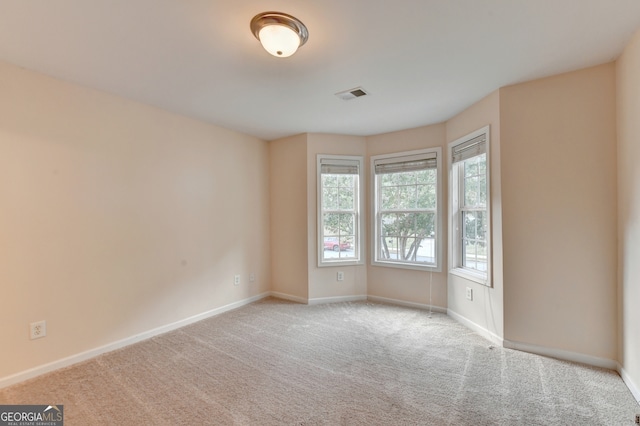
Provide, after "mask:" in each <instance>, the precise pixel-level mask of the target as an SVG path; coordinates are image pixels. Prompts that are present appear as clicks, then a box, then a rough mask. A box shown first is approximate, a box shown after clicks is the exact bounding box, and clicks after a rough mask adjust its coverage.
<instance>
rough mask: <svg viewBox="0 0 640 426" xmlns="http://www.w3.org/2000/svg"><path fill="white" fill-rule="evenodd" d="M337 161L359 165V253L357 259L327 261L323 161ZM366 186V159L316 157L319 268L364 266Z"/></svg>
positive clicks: (356, 234)
mask: <svg viewBox="0 0 640 426" xmlns="http://www.w3.org/2000/svg"><path fill="white" fill-rule="evenodd" d="M323 160H328V161H332V160H335V161H336V163H338V164H340V163H342V164H344V163H348V162H353V163H354V164H355V163H357V165H358V191H357V194H356V197H357V201H356V207H357V210H356V224H355V246H356V249H354V250H357V253H354V255H355V259H353V258H352V259H336V260H325V259H324V257H323V253H324V235H323V229H322V225H323V221H322V161H323ZM363 186H364V157H362V156H355V155H332V154H318V155H317V156H316V251H317V260H318V262H317V264H318V267H319V268H326V267H336V266H350V265H363V264H364V263H365V262H364V256H363V253H364V251H363V247H364V239H365V238H364V233H363V230H364V226H363V212H364V197H363V193H362V189H363Z"/></svg>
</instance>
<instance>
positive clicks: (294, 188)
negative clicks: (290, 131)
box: [265, 135, 309, 301]
mask: <svg viewBox="0 0 640 426" xmlns="http://www.w3.org/2000/svg"><path fill="white" fill-rule="evenodd" d="M269 158H270V172H271V173H270V179H269V180H270V182H271V250H270V252H269V253H265V256H266V257H269V256H270V257H271V271H272V276H271V282H272V290H273V291H275V292H277V293H280V295H286V296H292V298H293V299H294V300H299V301H306V300H307V299H308V297H309V285H308V267H307V247H308V246H309V240H308V237H307V219H308V218H307V135H298V136H292V137H289V138H285V139H280V140H276V141H271V142H269Z"/></svg>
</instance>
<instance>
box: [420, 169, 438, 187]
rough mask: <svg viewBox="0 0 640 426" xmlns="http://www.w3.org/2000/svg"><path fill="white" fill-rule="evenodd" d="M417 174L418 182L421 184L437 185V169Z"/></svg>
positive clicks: (421, 171)
mask: <svg viewBox="0 0 640 426" xmlns="http://www.w3.org/2000/svg"><path fill="white" fill-rule="evenodd" d="M415 173H416V178H417V180H416V182H417V183H419V184H435V183H436V177H437V174H436V169H427V170H420V171H418V172H415Z"/></svg>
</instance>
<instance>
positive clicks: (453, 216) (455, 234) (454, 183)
mask: <svg viewBox="0 0 640 426" xmlns="http://www.w3.org/2000/svg"><path fill="white" fill-rule="evenodd" d="M481 135H485V137H486V142H485V155H486V161H487V164H486V182H487V208H486V212H487V219H486V220H487V235H486V242H487V272H486V273H485V274H483V273H481V272H478V271H476V270H473V269H468V268H464V267H463V266H462V238H461V232H462V230H461V226H460V220H461V219H460V217H461V216H460V209H459V204H458V203H459V200H460V198H461V197H462V194H461V188H460V184H459V182H460V179H461V172H460V171H459V168H458V167H456V163H454V161H453V150H454V148H455V147H456V146H458V145H462V144H465V143H467V142H469V141H471V140H472V139H474V138H477V137H478V136H481ZM447 147H448V149H447V151H448V161H449V273H450V274H453V275H456V276H459V277H462V278H465V279H467V280H470V281H473V282H476V283H478V284H482V285H485V286H487V287H492V286H493V280H492V276H493V244H492V238H491V236H492V226H491V224H492V215H491V126H485V127H483V128H481V129H478V130H476V131H474V132H472V133H469V134H468V135H466V136H463V137H461V138H459V139H456V140H454V141H452V142H449V143H448V144H447ZM469 158H473V156H472V157H469ZM467 159H468V158H467ZM463 161H464V160H463Z"/></svg>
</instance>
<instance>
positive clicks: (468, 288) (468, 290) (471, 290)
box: [467, 287, 473, 300]
mask: <svg viewBox="0 0 640 426" xmlns="http://www.w3.org/2000/svg"><path fill="white" fill-rule="evenodd" d="M467 300H473V289H472V288H471V287H467Z"/></svg>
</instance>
